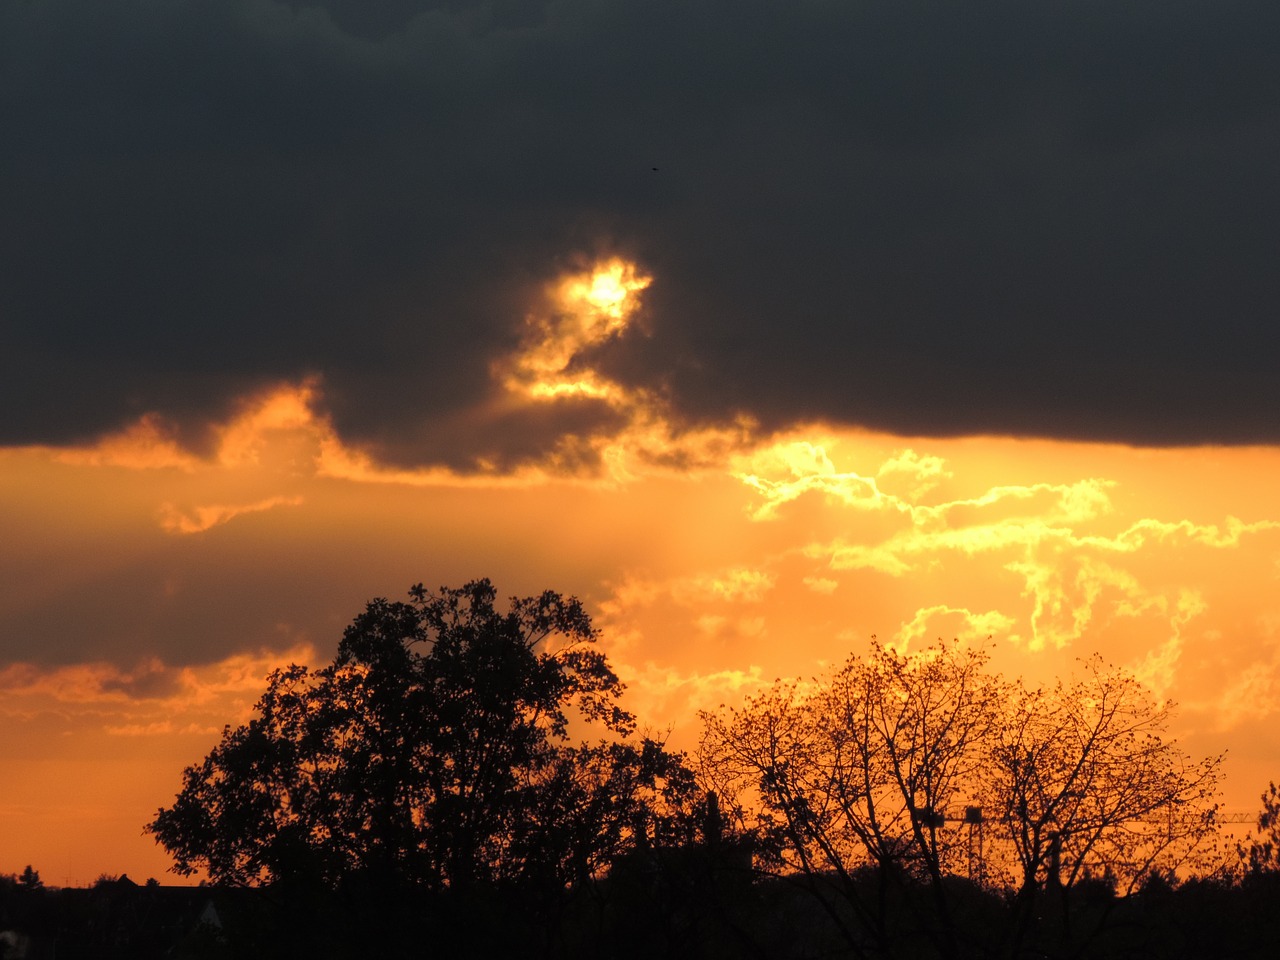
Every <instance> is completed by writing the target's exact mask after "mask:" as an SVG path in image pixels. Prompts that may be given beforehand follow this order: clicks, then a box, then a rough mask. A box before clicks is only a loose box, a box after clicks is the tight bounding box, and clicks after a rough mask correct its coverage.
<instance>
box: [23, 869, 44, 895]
mask: <svg viewBox="0 0 1280 960" xmlns="http://www.w3.org/2000/svg"><path fill="white" fill-rule="evenodd" d="M18 886H19V887H21V888H22V889H24V890H40V889H43V888H44V881H43V880H41V879H40V872H39V871H38V870H35V869H33V868H32V866H31V864H29V863H28V864H27V865H26V867H24V868H23V870H22V873H20V874H18Z"/></svg>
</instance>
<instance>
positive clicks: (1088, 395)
mask: <svg viewBox="0 0 1280 960" xmlns="http://www.w3.org/2000/svg"><path fill="white" fill-rule="evenodd" d="M1278 43H1280V7H1277V6H1276V5H1275V4H1274V3H1264V2H1250V0H1240V2H1234V0H1221V2H1216V3H1212V4H1210V3H1203V2H1180V0H1174V2H1169V0H1164V2H1159V3H1157V2H1154V0H1109V2H1106V3H1103V2H1086V0H1032V2H1028V0H1020V2H1016V3H1015V2H1004V0H983V2H978V3H972V2H968V3H952V2H948V0H930V2H924V0H895V2H878V0H839V2H836V0H788V2H786V3H781V2H777V0H769V2H765V0H735V2H734V3H732V4H730V3H727V2H722V0H699V2H696V3H695V2H689V0H682V2H675V0H646V2H644V3H639V2H630V0H610V2H602V0H559V2H533V0H521V2H514V0H490V2H487V3H481V2H470V0H453V2H447V3H441V2H430V0H378V2H371V0H364V2H355V0H328V2H313V3H301V2H297V3H282V2H273V0H217V2H213V0H15V2H12V3H6V4H4V5H2V6H0V128H2V129H4V130H5V131H6V134H5V136H4V138H2V139H0V224H2V225H3V226H2V227H0V264H3V267H2V268H0V723H2V724H3V730H4V734H3V736H0V782H3V784H4V787H5V789H4V790H3V792H0V872H11V871H17V870H21V868H22V867H23V866H24V865H25V864H26V863H28V862H29V863H32V864H34V865H35V866H36V867H37V869H39V870H41V872H42V874H43V875H44V877H45V879H46V880H47V881H49V882H52V883H87V882H90V881H92V879H94V877H96V876H97V875H98V874H100V873H104V872H107V873H120V872H122V871H123V872H128V873H129V874H130V875H131V876H134V877H135V878H138V879H140V878H142V877H144V876H157V877H164V876H165V874H164V870H165V869H166V866H167V864H168V861H167V859H166V858H165V857H164V855H163V852H162V851H160V850H158V849H157V848H156V847H155V846H154V844H153V843H152V841H151V840H150V839H149V838H147V837H144V836H142V835H141V828H142V825H143V824H144V823H146V822H147V821H148V820H149V819H150V818H151V817H152V816H154V813H155V811H156V809H157V808H158V807H160V806H161V805H164V804H167V803H168V802H170V801H171V800H172V797H173V794H174V793H175V792H176V790H177V789H178V786H179V785H180V775H181V770H182V768H183V767H184V766H185V765H187V764H189V763H193V762H196V761H197V760H199V759H200V758H201V757H203V755H204V753H205V752H207V750H208V749H209V747H210V746H211V745H212V744H213V743H214V742H216V740H217V737H218V735H219V732H220V731H221V729H222V727H223V725H224V724H227V723H239V722H243V721H244V720H245V719H247V717H248V716H249V714H250V710H251V707H252V704H253V702H254V700H255V699H256V698H257V696H258V694H259V693H260V692H261V691H262V689H263V678H264V676H265V675H266V673H267V672H268V671H270V670H271V669H272V668H273V667H275V666H278V665H282V664H285V663H288V662H305V663H311V664H313V665H317V666H318V665H320V664H322V663H324V662H327V660H328V659H329V658H330V657H331V656H332V653H333V651H334V650H335V648H336V644H337V640H338V639H339V638H340V636H341V633H342V630H343V628H344V626H345V625H346V624H347V623H348V622H350V620H351V619H352V618H353V617H354V616H355V615H356V614H357V613H359V612H360V610H361V609H362V608H363V605H364V603H365V602H366V601H368V600H369V599H371V598H373V597H377V596H385V597H390V598H400V597H403V596H404V595H405V594H406V591H407V590H408V588H409V587H410V586H411V585H413V584H415V583H418V582H424V583H426V584H427V585H428V586H446V585H447V586H458V585H461V584H462V583H464V582H466V581H467V580H470V579H472V578H475V577H488V578H490V579H491V580H493V581H494V583H495V585H496V586H497V588H498V590H499V592H500V593H503V594H505V595H524V594H529V593H534V592H537V591H541V590H543V589H546V588H551V589H556V590H560V591H563V592H565V593H572V594H575V595H578V596H580V597H582V598H583V600H584V601H586V602H587V604H588V606H589V609H590V610H591V611H592V614H593V616H594V617H595V620H596V623H597V625H598V626H600V627H601V629H602V641H601V642H602V644H603V645H604V647H605V649H606V650H607V652H608V653H609V655H610V658H611V659H612V661H613V663H614V664H615V666H616V668H617V669H618V671H619V672H620V673H621V674H622V675H623V677H624V678H625V679H626V681H627V683H628V691H627V695H626V697H627V701H628V703H629V705H630V707H631V708H632V709H633V710H634V711H635V712H636V713H637V714H638V715H639V716H640V719H641V721H642V723H646V724H648V725H649V726H650V727H651V728H653V729H654V730H656V731H660V732H663V733H664V735H667V736H669V738H670V742H671V743H672V744H674V745H676V746H680V747H685V748H688V747H692V746H694V745H695V744H696V741H697V732H698V724H697V720H696V712H697V710H699V709H706V708H714V707H715V706H716V705H717V704H719V703H721V702H736V701H737V700H740V699H741V698H742V697H743V696H745V695H748V694H749V693H751V692H752V691H754V690H756V689H758V688H759V687H760V685H761V684H764V683H767V682H769V681H771V680H772V679H773V678H774V677H780V676H781V677H806V676H811V675H813V674H815V673H817V672H820V671H821V670H823V669H824V668H825V667H827V666H830V665H832V664H835V663H839V662H841V661H842V660H843V659H844V658H845V657H846V656H848V655H849V654H850V653H853V652H857V651H859V650H862V649H866V645H867V644H868V643H869V642H871V638H872V637H873V636H874V637H876V638H877V642H885V643H893V644H895V645H899V646H901V647H904V648H906V649H918V648H919V647H920V646H922V645H926V644H928V643H929V642H930V641H932V640H933V639H934V638H936V637H941V636H946V637H960V638H963V639H966V640H967V641H969V642H973V643H990V644H992V649H993V654H992V656H993V663H994V665H995V666H996V667H997V668H998V669H1000V670H1002V671H1004V672H1006V673H1008V674H1009V675H1021V676H1026V677H1028V678H1029V679H1032V680H1035V681H1036V682H1048V681H1051V680H1052V678H1054V677H1056V676H1059V675H1064V674H1066V673H1067V672H1069V671H1070V670H1071V669H1072V668H1073V666H1074V664H1075V663H1076V662H1077V660H1078V658H1081V657H1085V656H1088V655H1089V654H1091V653H1093V652H1095V651H1096V652H1100V653H1102V654H1103V655H1104V656H1105V657H1106V658H1107V659H1108V660H1110V661H1111V662H1114V663H1116V664H1119V665H1121V666H1124V667H1127V668H1129V669H1131V670H1133V671H1135V672H1136V673H1137V674H1138V675H1139V676H1140V677H1142V679H1143V680H1144V681H1145V682H1146V683H1148V684H1149V685H1150V686H1151V687H1153V689H1155V690H1156V692H1157V693H1158V694H1159V695H1161V696H1164V697H1170V698H1172V699H1174V700H1175V701H1177V703H1178V704H1179V705H1180V706H1179V709H1178V713H1177V715H1176V721H1175V725H1176V729H1175V730H1174V731H1173V732H1174V733H1175V734H1176V735H1177V736H1178V737H1179V739H1180V741H1181V742H1182V743H1183V745H1184V746H1185V747H1186V748H1187V750H1188V751H1189V752H1192V753H1194V754H1195V755H1197V756H1205V755H1210V754H1217V753H1220V752H1222V751H1223V750H1226V751H1227V758H1228V759H1227V761H1226V768H1225V769H1226V771H1227V782H1226V786H1225V790H1224V803H1225V804H1226V805H1227V807H1228V808H1229V809H1232V810H1239V811H1246V812H1247V811H1249V810H1251V809H1253V808H1254V807H1255V805H1256V804H1257V797H1258V795H1259V794H1260V793H1261V791H1262V790H1263V788H1265V786H1266V784H1267V781H1268V780H1270V779H1274V778H1280V743H1277V739H1278V735H1277V734H1276V733H1274V730H1275V729H1276V727H1277V722H1276V721H1277V719H1278V714H1280V595H1278V594H1277V590H1276V586H1277V584H1276V581H1277V578H1280V503H1278V502H1277V498H1276V496H1275V495H1274V493H1273V487H1274V480H1273V479H1272V478H1274V476H1275V475H1276V474H1277V472H1278V471H1280V417H1278V416H1277V410H1280V377H1277V376H1276V373H1277V371H1278V370H1280V323H1277V322H1276V306H1275V304H1276V303H1277V293H1280V290H1278V289H1277V288H1278V287H1280V270H1277V269H1276V263H1277V255H1278V254H1280V181H1277V179H1276V177H1275V176H1274V170H1275V169H1276V164H1277V160H1280V122H1278V121H1280V74H1277V73H1276V71H1275V70H1274V51H1275V49H1276V47H1277V44H1278ZM988 637H989V638H990V640H989V641H988V640H987V638H988Z"/></svg>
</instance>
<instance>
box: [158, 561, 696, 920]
mask: <svg viewBox="0 0 1280 960" xmlns="http://www.w3.org/2000/svg"><path fill="white" fill-rule="evenodd" d="M495 598H496V593H495V591H494V589H493V587H492V585H491V584H490V583H489V582H488V581H487V580H480V581H475V582H473V583H469V584H467V585H466V586H465V587H463V588H461V589H441V590H439V591H438V592H429V591H427V590H425V589H424V588H423V587H422V586H421V585H419V586H416V587H414V588H413V589H412V590H411V591H410V600H409V602H396V603H393V602H388V601H386V600H383V599H378V600H374V601H372V602H371V603H370V604H369V605H368V607H367V609H366V610H365V612H364V613H363V614H362V615H361V616H359V617H358V618H357V619H356V620H355V622H354V623H353V624H352V625H351V627H350V628H348V630H347V631H346V634H345V635H344V637H343V639H342V642H341V644H340V646H339V650H338V655H337V658H336V659H335V660H334V662H333V663H332V664H331V665H329V666H328V667H326V668H324V669H322V670H319V671H316V672H314V673H312V672H310V671H309V670H308V669H307V668H306V667H301V666H290V667H288V668H287V669H283V670H278V671H276V672H275V673H273V674H272V675H271V676H270V678H269V679H268V686H267V691H266V693H265V694H264V695H263V697H262V699H261V700H260V701H259V702H258V704H257V708H256V716H255V717H254V718H253V719H252V720H251V721H250V722H249V723H248V724H246V725H244V726H241V727H237V728H235V729H231V728H227V730H226V731H225V732H224V734H223V738H222V741H221V743H219V744H218V745H217V746H216V747H215V748H214V749H213V750H212V751H211V752H210V754H209V755H208V756H207V757H206V758H205V760H204V761H203V762H202V763H200V764H197V765H195V766H192V767H189V768H188V769H187V770H186V772H185V774H184V778H183V787H182V791H181V792H180V793H179V794H178V796H177V798H176V800H175V802H174V804H173V806H172V807H169V808H168V809H161V810H160V811H159V812H158V813H157V815H156V818H155V820H153V821H152V822H151V823H150V824H149V825H148V826H147V828H146V829H147V830H148V831H149V832H150V833H152V834H153V835H154V836H155V837H156V840H157V842H159V843H160V844H162V845H163V846H164V847H165V849H166V850H168V851H169V853H170V854H172V855H173V857H174V860H175V867H174V869H175V870H176V871H177V872H178V873H181V874H185V875H190V874H192V873H195V872H197V871H200V870H203V871H207V873H208V874H209V876H210V877H211V878H212V879H213V880H215V881H217V882H223V883H231V884H248V883H258V882H267V881H291V882H295V883H296V882H300V881H308V882H311V883H314V884H316V885H317V887H318V888H321V889H324V888H327V889H336V888H339V887H345V888H346V889H349V890H365V891H371V892H375V894H376V900H377V901H378V902H383V903H386V902H391V901H392V900H394V898H395V897H396V896H399V895H402V894H403V892H405V891H413V892H416V893H419V894H423V893H429V894H435V895H437V897H440V896H445V895H447V898H446V899H447V901H448V902H449V903H451V904H454V907H452V908H450V909H455V910H462V909H463V908H462V907H460V906H458V905H459V904H462V903H464V902H465V903H470V904H475V903H479V902H484V901H485V897H486V896H488V895H487V894H485V893H484V891H492V890H496V889H502V890H507V891H510V892H514V893H516V894H517V897H515V898H511V897H506V898H499V899H505V901H507V902H512V901H513V899H514V900H519V901H521V902H528V903H532V902H533V901H534V900H536V899H537V898H538V897H550V898H552V899H554V898H555V897H556V896H558V895H559V894H560V893H562V892H563V891H565V890H567V889H570V888H572V887H573V886H574V885H575V884H580V883H582V882H584V881H586V880H589V879H590V878H591V877H593V876H595V875H596V874H597V873H599V872H600V871H601V870H603V869H604V868H605V867H607V865H608V864H609V863H610V862H611V861H612V860H613V859H614V858H616V857H617V856H618V855H619V853H620V852H621V851H622V850H624V849H627V848H629V847H631V846H634V845H635V844H636V842H637V840H638V839H644V840H648V841H655V842H660V843H661V842H677V841H679V840H680V839H681V838H682V837H685V836H689V835H691V834H692V831H693V830H694V829H695V827H696V818H695V817H694V816H693V815H692V814H691V813H690V811H691V810H693V808H694V803H693V797H694V794H695V793H696V788H695V786H694V782H693V777H692V774H691V773H690V771H689V770H688V769H687V768H686V767H685V766H684V763H683V761H682V758H681V757H680V756H679V755H676V754H672V753H669V752H668V751H666V750H665V749H664V748H663V747H662V745H661V744H659V743H656V742H654V741H652V740H648V739H644V740H641V741H639V742H637V741H634V740H631V739H627V738H628V737H629V735H630V734H632V733H633V731H634V726H635V722H634V719H633V718H632V716H631V715H630V714H629V713H628V712H626V711H625V710H624V709H622V707H621V706H620V704H619V696H620V694H621V692H622V684H621V683H620V682H619V680H618V678H617V677H616V675H615V674H614V673H613V671H612V670H611V669H610V667H609V665H608V663H607V661H606V659H605V657H604V655H603V654H602V653H601V652H600V651H599V650H597V649H595V647H594V641H595V640H596V631H595V629H594V628H593V627H592V625H591V621H590V618H589V617H588V615H587V613H586V612H585V610H584V609H583V607H582V605H581V603H580V602H579V601H578V600H576V599H573V598H568V599H566V598H564V597H562V596H561V595H560V594H557V593H553V592H550V591H548V592H546V593H543V594H541V595H539V596H536V597H528V598H523V599H513V600H511V602H510V605H509V607H508V608H507V609H506V610H500V609H498V608H497V606H496V605H495ZM576 725H581V726H582V728H583V729H584V730H586V729H590V728H592V727H594V728H595V729H597V730H602V732H603V733H604V734H605V735H606V737H605V739H601V740H598V741H597V742H594V743H587V742H583V743H579V744H577V745H572V744H571V739H570V732H571V727H574V728H575V729H576ZM396 891H400V893H399V894H398V893H396Z"/></svg>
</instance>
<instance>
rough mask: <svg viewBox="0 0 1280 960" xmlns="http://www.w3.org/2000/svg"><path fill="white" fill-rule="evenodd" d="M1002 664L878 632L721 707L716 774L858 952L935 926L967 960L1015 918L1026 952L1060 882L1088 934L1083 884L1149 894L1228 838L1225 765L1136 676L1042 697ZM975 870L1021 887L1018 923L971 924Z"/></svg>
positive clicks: (710, 720) (711, 726) (936, 938)
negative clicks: (824, 663) (841, 654)
mask: <svg viewBox="0 0 1280 960" xmlns="http://www.w3.org/2000/svg"><path fill="white" fill-rule="evenodd" d="M986 662H987V657H986V655H985V653H984V652H982V651H980V650H972V649H966V648H964V647H962V646H960V645H959V644H956V643H950V644H948V643H939V644H937V645H935V646H934V647H931V648H929V649H927V650H924V651H922V652H920V653H918V654H916V655H914V656H906V655H903V654H899V653H897V652H895V651H893V650H891V649H886V648H883V647H880V646H878V645H874V644H873V646H872V649H871V651H870V652H869V654H868V655H867V656H866V657H864V658H857V657H855V658H852V659H850V660H849V661H848V662H847V663H846V664H845V665H844V667H842V668H841V669H840V670H838V671H837V672H836V673H834V674H833V675H831V676H829V677H824V678H821V679H818V680H815V681H813V682H811V683H807V684H795V683H779V684H776V685H775V686H774V687H773V688H772V689H770V690H767V691H765V692H764V693H762V694H760V695H759V696H757V697H755V698H754V699H752V700H750V701H748V702H747V703H746V704H745V706H743V707H742V708H740V709H725V708H721V710H720V711H718V712H715V713H711V714H704V715H703V719H704V723H705V732H704V735H703V740H702V745H701V749H700V753H699V759H700V763H701V769H702V771H703V775H704V777H705V778H706V780H707V783H708V785H709V786H710V787H711V788H713V789H715V790H716V791H718V792H719V793H720V795H721V797H722V798H734V799H735V801H736V809H737V810H738V813H739V815H740V817H742V819H743V822H744V823H745V824H746V825H747V826H748V827H749V828H751V829H753V830H754V831H755V832H756V833H757V834H758V835H759V836H760V837H761V840H762V843H763V845H764V849H765V850H772V851H773V852H774V865H775V869H776V870H777V872H779V873H780V874H782V875H784V876H791V877H797V878H801V879H803V880H804V882H805V883H806V885H807V887H808V889H810V890H811V891H812V892H814V893H815V894H816V895H817V896H818V897H819V899H820V900H821V901H822V902H823V904H824V907H825V908H826V909H827V912H828V914H829V915H830V916H831V918H832V920H833V921H834V922H836V924H837V925H838V926H839V927H840V928H841V929H842V930H843V932H844V936H845V939H846V941H847V943H848V944H849V945H850V947H851V949H852V950H853V951H854V952H855V953H863V954H867V955H874V954H887V953H892V952H902V951H904V950H905V951H906V953H907V954H908V955H913V954H918V952H919V950H920V949H921V948H920V946H919V945H918V944H916V945H912V944H911V943H909V942H908V941H907V940H905V939H904V938H908V937H910V936H912V935H913V934H914V931H916V930H918V929H924V930H925V931H926V932H928V933H929V934H930V935H931V940H932V949H934V950H936V951H937V952H938V953H940V954H942V955H944V956H955V955H962V954H966V953H968V952H971V951H972V950H974V949H977V947H976V946H975V945H974V944H973V943H971V942H970V939H971V938H972V937H980V938H987V939H989V938H990V937H991V935H992V934H993V933H994V932H995V931H994V929H993V927H1004V928H1005V929H1008V930H1010V931H1011V933H1010V936H1009V938H1008V939H1007V940H1006V942H1005V943H1004V944H1003V947H1004V948H1005V949H1006V950H1009V951H1010V952H1012V953H1015V954H1016V953H1017V952H1018V951H1020V950H1021V948H1022V945H1023V944H1024V943H1025V942H1027V941H1028V938H1029V937H1030V936H1031V935H1032V934H1033V933H1034V932H1035V931H1034V929H1033V928H1034V921H1035V919H1036V917H1037V916H1038V905H1039V902H1040V899H1041V894H1042V892H1043V891H1044V890H1045V889H1046V888H1054V889H1055V890H1056V891H1057V892H1058V893H1060V894H1061V896H1060V897H1058V898H1056V899H1055V901H1054V906H1055V909H1058V910H1059V917H1060V919H1061V921H1062V922H1061V924H1060V925H1059V926H1058V928H1057V929H1055V930H1054V933H1053V935H1054V936H1055V937H1067V938H1069V937H1070V934H1071V931H1070V928H1069V926H1068V925H1067V920H1068V916H1069V911H1068V909H1067V907H1068V904H1069V903H1070V895H1071V891H1072V890H1073V889H1076V890H1077V891H1078V892H1079V891H1083V888H1084V887H1085V886H1086V885H1087V884H1086V881H1087V882H1088V883H1089V884H1092V885H1093V886H1091V887H1090V891H1089V892H1090V894H1091V895H1092V893H1097V894H1098V895H1099V896H1102V897H1104V898H1113V897H1114V895H1115V894H1116V893H1117V892H1119V893H1122V894H1123V893H1128V892H1132V891H1133V890H1134V889H1136V887H1137V885H1138V884H1139V883H1140V882H1141V881H1142V880H1143V879H1144V878H1146V877H1148V876H1150V875H1151V874H1152V873H1153V872H1161V873H1165V874H1168V873H1170V872H1171V871H1173V870H1174V869H1176V868H1179V867H1182V866H1184V865H1186V864H1188V863H1189V862H1191V860H1190V858H1192V857H1193V855H1194V854H1195V852H1196V851H1197V850H1199V849H1202V848H1203V846H1204V844H1205V841H1207V840H1208V839H1210V838H1211V837H1212V836H1214V834H1215V832H1216V827H1217V823H1216V819H1215V811H1216V805H1215V802H1214V800H1215V796H1216V790H1217V782H1218V771H1219V766H1220V762H1221V758H1219V757H1210V758H1207V759H1205V760H1202V761H1199V762H1193V761H1192V760H1190V759H1189V758H1187V757H1186V755H1185V754H1184V753H1183V752H1182V751H1181V750H1180V749H1179V748H1178V747H1177V745H1176V744H1175V743H1172V742H1169V741H1167V740H1165V739H1164V737H1163V734H1164V731H1165V728H1166V725H1167V721H1168V716H1169V705H1168V704H1160V703H1158V702H1156V701H1155V700H1154V699H1153V698H1152V697H1151V696H1150V694H1149V693H1147V691H1145V689H1143V688H1142V686H1141V684H1139V683H1138V682H1137V681H1136V680H1135V679H1134V678H1133V677H1131V676H1129V675H1128V674H1125V673H1124V672H1122V671H1118V670H1113V669H1110V668H1107V667H1105V666H1104V665H1103V664H1102V663H1101V661H1100V660H1098V659H1096V658H1095V659H1094V660H1092V661H1089V662H1088V663H1087V664H1086V670H1085V674H1084V677H1083V678H1082V679H1081V680H1079V681H1078V682H1075V683H1073V684H1061V683H1060V684H1059V685H1058V686H1057V687H1056V688H1055V689H1053V690H1052V691H1048V692H1046V691H1043V690H1035V691H1027V690H1025V689H1023V688H1022V687H1021V686H1020V685H1018V684H1011V683H1009V682H1007V681H1004V680H1002V679H1000V678H999V677H996V676H994V675H992V674H991V673H990V672H989V671H988V670H987V668H986ZM975 841H978V842H977V843H975ZM982 845H985V848H986V849H985V850H983V849H981V846H982ZM1010 861H1011V862H1012V863H1013V864H1014V865H1015V870H1014V871H1013V872H1011V873H1006V872H1004V871H1003V870H1002V869H1001V868H1000V864H1001V863H1002V862H1006V863H1007V862H1010ZM969 881H973V882H974V883H976V884H977V885H978V886H980V887H985V886H988V885H993V886H1005V887H1012V889H1013V890H1014V891H1015V892H1016V895H1015V896H1014V897H1012V898H1011V903H1012V904H1013V917H1012V918H1011V920H1012V921H1013V922H1012V923H1010V924H1007V925H987V927H986V928H984V927H983V926H982V925H981V924H979V925H977V926H974V927H972V929H966V928H965V926H964V924H961V923H960V922H958V919H957V897H958V896H960V895H961V894H963V895H964V896H965V897H968V898H969V900H970V901H971V902H973V901H974V897H976V896H978V893H977V892H976V891H975V892H974V893H973V894H972V895H971V894H969V893H966V892H965V891H966V890H973V887H972V886H969V885H968V882H969ZM919 892H927V894H928V895H927V897H924V898H922V897H921V896H919V895H918V893H919ZM1080 895H1081V896H1083V893H1080ZM977 915H979V914H973V916H977ZM1093 915H1095V916H1098V917H1102V918H1104V919H1105V916H1106V911H1105V910H1103V909H1100V910H1096V911H1094V914H1093ZM904 917H905V918H907V919H908V920H909V922H907V923H905V924H904V923H902V922H901V920H902V919H903V918H904ZM997 946H998V945H997V944H994V943H988V944H986V945H985V946H984V947H983V948H982V949H988V948H990V949H995V948H996V947H997Z"/></svg>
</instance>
